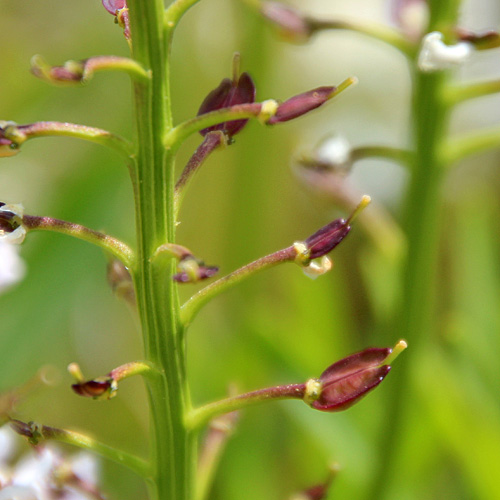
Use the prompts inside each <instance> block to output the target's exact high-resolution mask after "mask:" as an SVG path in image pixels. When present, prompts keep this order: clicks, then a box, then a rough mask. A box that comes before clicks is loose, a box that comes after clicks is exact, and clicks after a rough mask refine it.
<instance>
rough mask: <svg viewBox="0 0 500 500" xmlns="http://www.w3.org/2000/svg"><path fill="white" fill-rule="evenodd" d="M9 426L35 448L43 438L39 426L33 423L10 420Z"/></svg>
mask: <svg viewBox="0 0 500 500" xmlns="http://www.w3.org/2000/svg"><path fill="white" fill-rule="evenodd" d="M10 426H11V428H12V430H13V431H14V432H17V434H19V435H21V436H24V437H26V438H28V441H29V442H30V444H32V445H34V446H36V445H37V444H38V443H39V441H40V439H41V438H42V437H43V436H42V433H41V426H40V425H39V424H37V423H35V422H28V423H26V422H22V421H21V420H14V419H13V420H11V421H10Z"/></svg>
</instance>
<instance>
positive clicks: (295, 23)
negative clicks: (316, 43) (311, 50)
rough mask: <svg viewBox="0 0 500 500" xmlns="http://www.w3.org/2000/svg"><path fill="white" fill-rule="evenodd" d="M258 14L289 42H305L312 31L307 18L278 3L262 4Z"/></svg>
mask: <svg viewBox="0 0 500 500" xmlns="http://www.w3.org/2000/svg"><path fill="white" fill-rule="evenodd" d="M260 12H261V14H262V15H263V16H264V17H265V18H266V19H267V20H268V21H270V22H271V23H273V24H274V25H275V26H276V27H277V28H278V30H279V31H280V34H281V35H283V36H284V37H285V38H287V39H288V40H290V41H293V42H305V41H307V40H308V39H309V37H310V36H311V33H312V29H311V26H310V24H309V22H308V20H307V18H306V17H305V16H304V15H303V14H302V13H301V12H300V11H298V10H296V9H293V8H292V7H289V6H287V5H283V4H281V3H279V2H264V3H263V4H262V6H261V8H260Z"/></svg>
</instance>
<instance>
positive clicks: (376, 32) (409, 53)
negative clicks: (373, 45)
mask: <svg viewBox="0 0 500 500" xmlns="http://www.w3.org/2000/svg"><path fill="white" fill-rule="evenodd" d="M309 25H310V29H311V33H315V32H320V31H325V30H347V31H353V32H356V33H361V34H363V35H366V36H369V37H370V38H373V39H374V40H379V41H381V42H384V43H387V44H389V45H392V46H393V47H394V48H396V49H398V50H399V51H401V53H402V54H404V55H405V56H406V57H408V58H412V57H413V56H414V55H415V52H416V44H414V43H412V42H410V41H408V40H407V39H406V38H405V37H404V36H403V35H402V34H401V33H399V32H398V31H396V30H394V29H391V28H388V27H387V26H383V25H379V24H375V23H370V24H369V23H360V22H359V21H354V20H345V19H342V20H341V19H338V20H323V19H314V18H310V19H309Z"/></svg>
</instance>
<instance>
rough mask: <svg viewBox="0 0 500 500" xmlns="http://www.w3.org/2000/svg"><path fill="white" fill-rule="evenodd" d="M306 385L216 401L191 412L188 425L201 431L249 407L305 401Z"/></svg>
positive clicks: (249, 393)
mask: <svg viewBox="0 0 500 500" xmlns="http://www.w3.org/2000/svg"><path fill="white" fill-rule="evenodd" d="M305 392H306V384H288V385H279V386H276V387H268V388H266V389H259V390H258V391H252V392H247V393H245V394H240V395H239V396H234V397H230V398H226V399H221V400H219V401H214V402H213V403H209V404H207V405H205V406H201V407H200V408H196V409H195V410H191V411H190V412H189V413H188V414H187V416H186V425H187V426H188V427H189V428H190V429H200V428H201V427H203V426H204V425H205V424H207V422H209V421H210V420H212V419H213V418H215V417H217V416H218V415H223V414H225V413H229V412H232V411H235V410H241V409H242V408H246V407H248V406H253V405H255V404H259V403H264V402H266V401H276V400H280V399H304V395H305Z"/></svg>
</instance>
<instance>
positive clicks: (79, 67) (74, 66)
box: [31, 55, 86, 84]
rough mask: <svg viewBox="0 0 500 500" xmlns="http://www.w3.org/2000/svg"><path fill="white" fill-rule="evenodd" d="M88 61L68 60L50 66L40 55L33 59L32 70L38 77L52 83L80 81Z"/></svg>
mask: <svg viewBox="0 0 500 500" xmlns="http://www.w3.org/2000/svg"><path fill="white" fill-rule="evenodd" d="M85 63H86V61H85V60H83V61H67V62H66V63H65V64H64V65H62V66H50V65H49V64H47V63H46V62H45V61H44V60H43V59H42V58H41V57H40V56H38V55H37V56H34V57H33V58H32V59H31V72H32V73H33V75H35V76H36V77H37V78H41V79H42V80H46V81H49V82H52V83H69V84H72V83H80V82H82V81H83V76H84V71H85Z"/></svg>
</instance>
